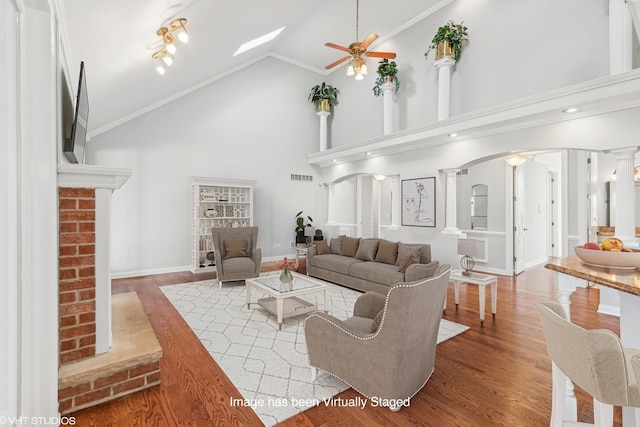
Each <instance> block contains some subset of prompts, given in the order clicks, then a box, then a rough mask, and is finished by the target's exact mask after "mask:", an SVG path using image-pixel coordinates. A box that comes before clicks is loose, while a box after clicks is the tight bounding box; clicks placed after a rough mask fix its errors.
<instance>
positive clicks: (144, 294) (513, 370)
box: [70, 263, 621, 427]
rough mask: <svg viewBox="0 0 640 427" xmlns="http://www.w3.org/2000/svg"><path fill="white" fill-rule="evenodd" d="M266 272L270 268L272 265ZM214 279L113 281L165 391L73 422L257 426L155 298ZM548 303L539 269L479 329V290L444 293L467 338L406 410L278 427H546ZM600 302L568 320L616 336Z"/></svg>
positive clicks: (587, 409) (550, 290)
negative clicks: (139, 327) (144, 336)
mask: <svg viewBox="0 0 640 427" xmlns="http://www.w3.org/2000/svg"><path fill="white" fill-rule="evenodd" d="M264 269H265V270H270V269H274V265H273V263H271V264H267V265H265V268H264ZM213 277H214V275H213V274H208V275H207V274H204V275H197V276H196V275H193V274H191V273H172V274H163V275H157V276H147V277H138V278H131V279H119V280H114V282H113V292H114V293H120V292H129V291H136V292H138V294H139V296H140V300H141V301H142V304H143V306H144V308H145V311H146V312H147V314H148V316H149V319H150V322H151V324H152V326H153V328H154V330H155V332H156V334H157V336H158V340H159V341H160V344H161V345H162V348H163V349H164V357H163V359H162V361H161V364H162V365H161V372H162V384H161V385H160V386H159V387H155V388H153V389H150V390H145V391H142V392H139V393H136V394H133V395H130V396H127V397H124V398H121V399H118V400H116V401H113V402H110V403H106V404H103V405H99V406H96V407H93V408H88V409H85V410H82V411H78V412H76V413H74V414H70V415H72V416H75V417H76V425H78V426H154V427H155V426H214V425H215V426H231V425H232V426H260V425H262V423H261V422H260V420H259V419H258V417H257V416H256V415H255V413H254V412H253V411H252V410H251V409H250V408H239V407H231V406H230V398H231V397H233V398H240V397H241V396H240V394H239V393H238V391H237V390H236V388H235V387H234V386H233V384H232V383H231V382H230V381H229V379H228V378H227V377H226V375H225V374H224V372H223V371H222V370H221V369H220V368H219V367H218V365H217V364H216V362H215V361H214V360H213V359H212V358H211V357H210V356H209V354H208V353H207V351H206V350H205V348H204V347H203V346H202V345H201V344H200V341H199V340H198V338H197V337H196V336H195V335H194V334H193V332H192V331H191V330H190V329H189V327H188V326H187V325H186V323H185V322H184V320H183V319H182V317H181V316H180V315H179V314H178V312H177V311H176V310H175V309H174V308H173V306H172V305H171V303H169V301H168V300H167V299H166V298H165V297H164V295H163V294H162V291H161V290H160V286H164V285H169V284H177V283H185V282H190V281H198V280H204V279H208V278H213ZM487 294H488V292H487ZM550 299H553V300H555V299H557V295H556V291H555V284H554V275H553V273H552V272H550V271H548V270H546V269H544V268H543V267H542V266H539V267H534V268H532V269H530V270H528V271H526V272H524V273H522V274H520V275H519V276H517V277H500V279H499V282H498V308H497V311H498V314H497V316H496V320H495V322H492V320H491V316H487V320H485V326H484V328H480V322H479V313H478V287H477V286H468V285H461V288H460V306H459V310H458V311H456V310H455V305H454V302H453V301H454V300H453V286H450V287H449V293H448V299H447V304H448V305H447V310H446V311H445V312H444V315H443V317H444V318H445V319H449V320H452V321H455V322H458V323H462V324H465V325H469V326H471V329H470V330H469V331H467V332H465V333H463V334H461V335H459V336H457V337H455V338H453V339H451V340H448V341H445V342H444V343H442V344H440V345H439V346H438V350H437V353H436V369H435V372H434V373H433V376H432V377H431V379H430V380H429V382H428V383H427V385H426V386H425V387H424V388H423V389H422V390H421V391H420V392H419V393H418V394H416V396H415V397H414V398H413V399H412V400H411V406H409V407H407V408H403V409H402V410H400V411H399V412H395V413H394V412H391V411H389V410H388V409H385V408H374V407H371V406H367V407H366V409H364V410H361V409H359V408H336V407H330V406H325V405H323V404H321V405H320V406H317V407H315V408H312V409H310V410H307V411H305V412H303V413H301V414H299V415H297V416H294V417H292V418H290V419H288V420H286V421H284V422H283V423H281V424H280V425H281V426H373V425H385V426H388V425H397V426H405V425H414V426H473V427H478V426H509V427H516V426H517V427H520V426H522V427H524V426H527V427H529V426H548V425H549V416H550V413H551V362H550V360H549V357H548V356H547V352H546V346H545V343H544V337H543V335H542V330H541V326H540V321H539V318H538V314H537V311H536V304H537V303H538V302H540V301H546V300H550ZM598 300H599V291H598V290H597V289H592V288H588V289H578V291H577V292H576V293H575V294H574V295H573V297H572V306H571V317H572V321H573V322H575V323H577V324H579V325H581V326H583V327H585V328H606V329H610V330H612V331H614V332H615V333H619V322H618V319H617V318H615V317H612V316H607V315H602V314H597V313H596V309H597V305H598ZM487 307H490V300H489V295H487ZM576 395H577V396H578V415H579V417H578V420H579V421H582V422H593V409H592V406H591V401H590V398H589V397H588V396H587V395H586V394H585V393H584V392H582V391H581V390H579V389H576ZM339 396H340V397H342V398H355V397H356V396H358V393H356V392H355V391H354V390H353V389H349V390H347V391H345V392H343V393H342V394H340V395H339ZM614 422H615V425H616V426H620V425H621V410H620V408H615V419H614Z"/></svg>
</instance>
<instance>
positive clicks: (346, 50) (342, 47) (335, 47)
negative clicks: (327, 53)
mask: <svg viewBox="0 0 640 427" xmlns="http://www.w3.org/2000/svg"><path fill="white" fill-rule="evenodd" d="M324 45H325V46H327V47H332V48H334V49H338V50H343V51H345V52H349V53H351V51H350V50H349V49H348V48H346V47H344V46H340V45H338V44H335V43H325V44H324Z"/></svg>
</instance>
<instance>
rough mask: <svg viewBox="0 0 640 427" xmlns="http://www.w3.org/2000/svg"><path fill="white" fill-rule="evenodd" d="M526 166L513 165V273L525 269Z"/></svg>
mask: <svg viewBox="0 0 640 427" xmlns="http://www.w3.org/2000/svg"><path fill="white" fill-rule="evenodd" d="M524 201H525V199H524V168H523V166H514V167H513V274H520V273H522V272H523V271H524V266H525V259H524V240H525V237H526V236H525V235H526V231H527V228H526V226H525V224H526V222H525V219H526V218H525V204H524Z"/></svg>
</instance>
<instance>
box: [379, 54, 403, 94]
mask: <svg viewBox="0 0 640 427" xmlns="http://www.w3.org/2000/svg"><path fill="white" fill-rule="evenodd" d="M378 64H379V65H378V70H377V73H378V78H377V79H376V84H375V85H374V86H373V94H374V95H375V96H380V94H381V93H382V85H383V84H385V83H395V85H396V93H397V92H398V89H400V79H398V75H397V74H398V66H397V64H396V63H395V61H389V60H388V59H387V58H384V59H382V60H381V61H380V62H379V63H378Z"/></svg>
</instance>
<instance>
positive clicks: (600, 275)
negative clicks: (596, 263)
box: [545, 255, 640, 296]
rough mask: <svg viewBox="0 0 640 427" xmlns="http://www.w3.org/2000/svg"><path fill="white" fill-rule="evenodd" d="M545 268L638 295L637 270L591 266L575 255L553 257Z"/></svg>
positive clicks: (639, 288) (639, 276)
mask: <svg viewBox="0 0 640 427" xmlns="http://www.w3.org/2000/svg"><path fill="white" fill-rule="evenodd" d="M545 268H548V269H549V270H553V271H557V272H558V273H563V274H567V275H569V276H573V277H577V278H579V279H584V280H588V281H590V282H594V283H597V284H599V285H602V286H607V287H609V288H613V289H616V290H618V291H622V292H626V293H629V294H633V295H639V296H640V272H638V271H637V270H621V269H616V268H601V267H591V266H588V265H587V264H585V263H584V262H582V261H581V260H580V258H578V257H577V256H576V255H572V256H570V257H566V258H554V259H552V260H550V261H549V263H547V264H546V265H545Z"/></svg>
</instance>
